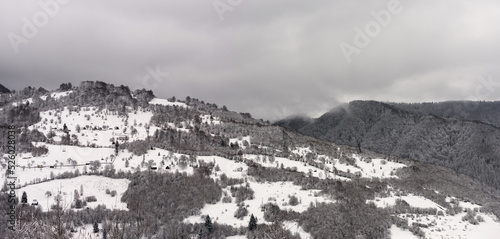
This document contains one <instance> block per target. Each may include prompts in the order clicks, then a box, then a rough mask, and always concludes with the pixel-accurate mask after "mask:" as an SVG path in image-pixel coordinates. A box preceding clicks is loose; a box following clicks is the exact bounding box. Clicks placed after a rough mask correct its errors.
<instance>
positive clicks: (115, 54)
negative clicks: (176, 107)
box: [0, 0, 500, 120]
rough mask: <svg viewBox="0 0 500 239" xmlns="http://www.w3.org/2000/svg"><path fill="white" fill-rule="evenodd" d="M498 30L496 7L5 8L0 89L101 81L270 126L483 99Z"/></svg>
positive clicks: (57, 4)
mask: <svg viewBox="0 0 500 239" xmlns="http://www.w3.org/2000/svg"><path fill="white" fill-rule="evenodd" d="M40 3H43V4H40ZM44 6H48V7H44ZM216 7H217V9H216ZM47 9H48V10H47ZM226 10H227V11H226ZM44 13H45V14H46V16H47V18H46V19H44V18H43V14H44ZM34 16H37V17H38V18H36V19H35V20H33V17H34ZM24 19H27V21H28V22H30V23H26V20H24ZM377 19H378V20H377ZM44 20H46V21H45V22H43V21H44ZM499 20H500V3H498V2H497V1H465V0H463V1H452V0H445V1H438V2H435V1H433V2H430V1H409V0H401V1H394V0H392V1H381V0H380V1H369V2H366V3H364V2H363V3H361V2H358V1H347V0H345V1H298V0H297V1H285V0H279V1H257V0H255V1H254V0H252V1H250V0H240V1H237V0H232V1H228V0H216V1H201V2H200V1H194V0H192V1H159V0H158V1H117V0H115V1H68V0H66V1H62V0H60V1H56V0H41V1H40V2H36V1H2V8H1V9H0V36H2V38H0V53H1V54H0V81H1V83H2V84H4V85H5V86H7V87H8V88H12V89H22V88H23V87H25V86H27V85H31V86H43V87H46V88H48V89H54V88H57V87H58V86H59V85H60V84H61V83H64V82H72V83H74V84H78V83H79V82H80V81H83V80H101V81H106V82H108V83H113V84H115V85H120V84H124V85H128V86H130V87H131V88H143V87H145V88H151V89H152V90H154V92H155V94H156V95H157V96H159V97H162V98H167V97H170V96H172V95H175V96H176V97H178V98H184V97H185V96H191V97H196V98H199V99H202V100H205V101H207V102H213V103H216V104H218V105H219V106H222V105H226V106H228V107H229V108H230V109H232V110H236V111H241V112H250V113H252V115H253V116H255V117H257V118H264V119H270V120H274V119H278V118H282V117H285V116H287V115H291V114H309V115H313V116H317V115H319V114H320V113H321V112H324V111H326V110H328V109H330V108H332V107H334V106H336V105H337V104H339V103H340V102H345V101H349V100H355V99H375V100H383V101H407V102H412V101H441V100H457V99H479V100H493V99H499V98H500V71H499V68H498V65H499V63H500V62H499V61H500V55H499V54H498V52H500V47H499V46H498V44H497V43H498V42H500V41H499V40H500V27H498V26H497V23H498V22H500V21H499ZM36 21H38V22H36ZM26 24H33V25H34V27H35V28H36V30H37V32H36V33H33V32H30V31H28V32H27V33H29V34H28V35H29V36H26V34H25V33H26V32H23V30H25V31H26V29H25V27H26ZM367 27H368V28H367ZM359 34H361V35H365V38H364V39H362V40H365V42H363V43H364V45H362V46H361V45H359V44H358V45H356V43H357V42H356V38H357V40H358V41H360V39H361V38H363V37H361V38H360V36H359ZM14 35H16V36H19V37H21V38H24V40H25V41H24V42H22V43H19V45H16V44H14V47H13V45H12V42H11V41H12V38H13V36H14ZM366 37H368V39H366ZM17 39H19V38H17ZM366 40H367V41H366ZM343 43H344V45H343V46H346V45H349V46H351V47H354V48H355V49H356V50H355V51H356V52H350V54H347V55H346V53H345V52H343V50H344V51H345V48H342V47H341V46H342V44H343ZM358 43H359V42H358ZM16 48H17V50H18V52H17V53H16V50H15V49H16ZM352 49H353V48H350V50H352ZM155 74H156V75H155ZM155 77H156V78H155ZM497 82H499V83H497Z"/></svg>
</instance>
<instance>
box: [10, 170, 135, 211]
mask: <svg viewBox="0 0 500 239" xmlns="http://www.w3.org/2000/svg"><path fill="white" fill-rule="evenodd" d="M129 183H130V181H129V180H128V179H113V178H107V177H103V176H94V175H92V176H87V175H84V176H79V177H76V178H69V179H56V180H52V181H47V182H43V183H39V184H33V185H29V186H26V187H22V188H20V189H19V192H20V195H21V194H22V192H26V194H27V196H28V203H32V202H33V200H36V201H38V205H39V207H40V208H41V209H42V210H43V211H48V209H49V208H50V207H51V205H54V204H55V203H56V202H55V198H56V195H58V194H59V191H60V192H61V196H62V201H61V205H62V208H63V209H69V208H70V207H71V203H72V202H73V201H74V200H75V191H77V193H78V195H79V197H80V199H82V200H84V199H85V198H86V197H88V196H95V197H96V199H97V201H96V202H88V203H87V206H86V207H89V208H95V207H97V205H105V206H106V208H109V209H119V210H127V204H126V203H122V202H121V201H120V198H121V197H122V195H123V193H124V192H125V191H126V190H127V187H128V184H129ZM82 189H83V190H82ZM106 189H107V190H110V191H112V190H116V195H115V196H114V197H112V196H111V195H110V194H106ZM81 192H83V194H80V193H81ZM84 208H85V207H84Z"/></svg>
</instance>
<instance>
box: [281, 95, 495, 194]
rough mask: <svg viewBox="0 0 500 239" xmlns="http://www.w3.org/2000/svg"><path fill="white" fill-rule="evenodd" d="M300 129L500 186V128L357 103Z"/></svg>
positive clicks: (368, 102)
mask: <svg viewBox="0 0 500 239" xmlns="http://www.w3.org/2000/svg"><path fill="white" fill-rule="evenodd" d="M279 124H281V125H283V124H284V123H283V122H279ZM297 130H298V131H299V132H301V133H303V134H306V135H310V136H314V137H318V138H320V139H325V140H329V141H332V142H335V143H338V144H345V145H351V146H354V147H357V146H360V148H365V149H370V150H373V151H376V152H380V153H383V154H388V155H394V156H398V157H404V158H411V159H415V160H419V161H424V162H430V163H435V164H437V165H441V166H445V167H448V168H451V169H453V170H456V171H457V172H460V173H464V174H466V175H469V176H471V177H474V178H477V179H479V180H480V181H482V182H484V183H487V184H489V185H492V186H495V187H497V188H500V174H499V173H498V170H499V169H500V148H498V147H497V146H498V145H499V144H500V129H499V128H497V127H495V126H493V125H489V124H486V123H483V122H479V121H467V120H458V119H450V118H444V117H441V116H437V115H432V114H425V113H420V112H410V111H406V110H403V109H400V108H398V107H396V106H394V105H391V104H385V103H380V102H375V101H353V102H351V103H349V104H347V105H344V106H340V107H337V108H336V109H334V110H332V111H330V112H328V113H326V114H324V115H322V116H321V117H319V118H318V119H316V120H314V122H312V123H310V124H307V125H305V126H303V127H301V128H299V129H297Z"/></svg>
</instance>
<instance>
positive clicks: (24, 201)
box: [21, 192, 28, 203]
mask: <svg viewBox="0 0 500 239" xmlns="http://www.w3.org/2000/svg"><path fill="white" fill-rule="evenodd" d="M21 203H28V195H27V194H26V192H23V196H22V197H21Z"/></svg>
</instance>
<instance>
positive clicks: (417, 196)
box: [0, 83, 500, 238]
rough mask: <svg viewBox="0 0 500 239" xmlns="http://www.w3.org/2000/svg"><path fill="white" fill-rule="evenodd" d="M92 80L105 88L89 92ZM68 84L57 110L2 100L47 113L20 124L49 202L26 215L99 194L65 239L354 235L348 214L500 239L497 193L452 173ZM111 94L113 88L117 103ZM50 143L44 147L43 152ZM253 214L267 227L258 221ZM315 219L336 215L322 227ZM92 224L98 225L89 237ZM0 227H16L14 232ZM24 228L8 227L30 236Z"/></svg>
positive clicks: (383, 223) (216, 114)
mask: <svg viewBox="0 0 500 239" xmlns="http://www.w3.org/2000/svg"><path fill="white" fill-rule="evenodd" d="M92 87H98V89H97V90H96V91H98V92H101V91H102V92H103V93H102V94H100V93H99V94H96V95H94V96H89V94H88V92H87V91H88V88H90V89H93V88H92ZM68 92H69V93H65V94H62V93H58V94H60V97H57V98H56V97H55V96H58V95H54V96H52V95H53V94H56V93H57V92H48V93H47V95H49V94H50V95H51V97H48V98H46V100H47V101H51V102H52V103H51V105H47V104H46V101H44V100H41V101H37V100H34V101H33V102H32V103H30V104H29V106H22V105H19V106H14V105H12V104H10V105H7V106H4V108H3V109H5V110H6V111H8V112H10V111H11V110H12V109H14V108H16V109H17V108H20V109H22V110H32V111H33V112H35V113H36V114H38V121H36V122H32V121H30V119H28V118H26V121H25V122H19V124H17V125H16V127H17V128H18V138H19V139H20V140H19V142H20V143H19V144H20V150H21V149H22V151H20V152H18V154H17V160H16V166H17V168H16V171H15V172H16V175H17V181H16V184H17V185H18V189H16V194H17V195H18V196H19V197H20V195H22V192H26V193H27V196H28V203H29V204H30V203H32V200H33V199H36V200H37V201H38V205H33V206H31V205H25V206H23V207H19V209H18V210H40V215H43V216H44V217H48V218H52V219H54V213H55V211H54V210H53V209H51V210H49V211H48V209H50V208H51V207H52V208H54V206H53V205H55V204H56V201H54V199H55V198H56V196H57V194H58V191H59V189H60V190H61V197H62V198H63V199H64V200H63V202H64V203H65V204H66V205H71V204H75V203H76V200H75V196H74V195H75V194H74V192H75V190H77V191H78V192H79V190H80V187H81V186H83V188H84V190H83V194H81V195H80V196H81V197H82V198H83V197H87V196H95V197H96V200H97V201H96V202H92V200H91V201H90V202H87V205H86V206H85V208H86V207H88V208H89V209H86V210H82V209H78V208H71V206H69V207H68V208H65V209H64V221H65V222H64V225H65V227H66V229H65V230H64V233H63V234H64V235H62V236H63V237H67V238H90V237H95V238H101V237H102V235H103V234H102V233H103V231H102V230H104V229H106V232H107V233H109V235H108V236H110V237H113V236H115V237H118V238H121V237H120V235H124V234H129V235H134V236H136V235H138V237H140V236H152V237H155V236H156V237H158V238H162V237H167V236H170V237H173V238H180V237H181V236H180V235H184V236H186V237H187V236H196V237H198V236H199V235H202V237H204V238H207V237H211V236H213V237H222V238H225V237H227V238H237V237H240V238H241V237H243V238H245V237H246V236H245V235H247V236H249V237H251V235H260V236H262V237H264V236H271V235H274V236H276V237H277V238H293V237H295V238H328V237H337V236H336V235H337V234H336V233H343V232H342V223H344V222H345V223H346V225H344V228H350V229H349V230H350V232H349V233H354V234H355V235H357V236H359V237H361V238H363V237H370V238H390V237H391V235H392V238H402V237H404V238H406V236H408V235H409V234H408V233H410V234H412V235H423V234H425V237H426V238H446V237H449V238H453V237H462V238H477V236H478V235H481V237H484V238H495V237H494V236H493V235H495V234H492V233H493V232H494V231H495V230H498V229H499V227H500V222H499V221H498V216H499V215H500V213H499V211H500V210H499V209H500V208H499V206H500V205H499V204H498V203H497V202H498V201H499V200H500V197H499V193H498V191H497V190H495V189H492V188H489V187H487V186H484V185H482V184H481V183H478V182H477V181H474V180H471V179H470V178H468V177H465V176H463V175H459V174H456V173H455V172H452V171H450V170H446V169H444V168H441V167H436V166H434V165H430V164H424V163H421V162H416V161H412V160H407V159H401V158H397V157H388V156H385V155H381V154H376V153H374V152H370V151H368V150H363V151H362V152H359V151H358V149H357V148H353V147H348V146H342V145H336V144H333V143H330V142H326V141H322V140H318V139H314V138H311V137H307V136H303V135H300V134H297V133H295V132H293V131H288V130H285V129H283V128H280V127H276V126H271V125H269V124H266V123H265V122H262V121H259V120H255V119H252V118H251V117H248V115H247V114H241V113H235V112H230V111H227V110H225V109H220V108H218V107H217V106H214V105H212V104H206V103H201V101H198V100H196V99H189V100H186V101H184V102H171V101H168V100H161V99H158V98H155V97H153V96H152V93H151V94H149V93H147V92H146V93H144V92H143V93H138V94H134V93H132V92H130V91H129V90H128V89H126V88H124V87H121V86H120V87H114V86H110V85H103V84H100V83H85V84H82V86H80V87H76V88H73V89H72V90H71V91H68ZM106 92H111V93H113V94H115V96H117V97H116V101H115V100H114V99H112V98H108V97H107V96H106V94H104V93H106ZM140 94H145V95H142V96H141V95H140ZM99 97H102V98H99ZM28 98H29V97H24V99H28ZM34 98H36V97H34ZM55 98H56V99H55ZM99 99H102V100H99ZM141 99H149V101H148V102H149V103H147V104H143V103H144V102H142V101H141ZM106 100H110V101H109V102H107V101H106ZM80 101H81V102H80ZM82 102H83V103H82ZM103 102H106V104H102V103H103ZM2 112H3V111H2ZM33 112H31V113H33ZM0 115H2V117H0V118H1V119H6V118H9V117H3V116H5V115H6V114H4V113H0ZM26 122H28V123H26ZM29 122H32V123H29ZM24 124H26V127H25V126H24ZM64 125H66V128H65V127H64ZM77 125H78V126H79V128H80V129H79V130H80V132H78V130H77ZM36 131H38V132H39V133H36ZM40 134H41V135H43V137H42V136H41V135H40ZM73 135H75V136H73ZM35 136H36V137H35ZM21 146H22V147H21ZM40 148H41V149H45V150H38V151H34V149H40ZM30 150H31V151H30ZM40 152H42V153H40ZM3 153H4V161H2V167H1V177H2V178H1V179H2V181H5V180H6V173H7V162H6V161H5V157H6V156H7V154H5V153H6V152H5V151H3ZM187 185H189V186H187ZM207 188H210V189H211V190H212V191H210V192H207V191H206V190H207ZM107 189H109V191H110V193H106V191H107ZM113 190H115V191H116V192H115V193H116V195H114V196H112V195H110V194H111V192H112V191H113ZM47 191H49V192H51V193H50V194H51V195H50V196H47V195H46V193H47ZM197 192H206V193H207V194H210V195H209V196H206V195H199V194H198V193H197ZM113 194H114V193H113ZM2 195H6V194H5V193H3V194H2ZM0 199H2V200H3V199H5V198H0ZM167 202H168V203H167ZM98 205H105V207H106V209H103V208H102V207H98ZM318 208H324V210H323V211H320V212H316V211H315V210H317V209H318ZM356 208H364V209H367V210H368V211H370V212H373V213H372V214H367V215H366V214H363V212H362V211H359V210H357V209H356ZM115 209H116V210H115ZM2 210H6V209H2ZM464 210H465V211H464ZM47 211H48V212H47ZM174 212H175V213H174ZM51 213H52V214H51ZM84 213H87V216H84ZM323 213H324V215H322V214H323ZM252 214H253V215H254V217H255V218H256V220H257V225H258V226H257V229H256V230H249V228H248V226H249V221H250V217H251V215H252ZM311 214H316V215H315V216H314V215H311ZM23 215H33V216H32V217H30V218H25V219H23V220H27V221H30V223H31V224H29V225H31V226H33V227H35V226H36V227H37V228H41V229H39V230H37V231H38V232H39V233H40V235H42V234H43V235H49V234H50V233H56V234H57V233H58V231H56V232H54V230H53V228H55V227H56V225H53V224H51V223H53V222H54V221H57V220H47V223H48V224H44V223H43V222H45V219H42V218H40V217H38V216H34V215H35V214H23ZM71 215H79V216H78V217H76V218H80V219H76V218H75V217H74V216H71ZM207 216H209V217H210V219H211V223H212V224H213V227H210V226H209V225H208V224H207ZM316 216H318V217H320V218H321V217H323V218H327V217H328V218H330V217H332V216H337V217H338V218H330V219H331V220H329V221H325V222H322V223H321V225H319V224H311V223H310V222H312V221H315V220H316V218H315V217H316ZM481 218H482V219H481ZM363 220H366V221H367V222H369V221H372V222H374V223H379V224H377V228H378V229H377V230H374V231H372V229H373V228H372V227H370V226H366V227H364V226H363V223H361V224H360V223H359V222H360V221H363ZM95 221H96V222H98V224H97V225H98V227H99V228H100V232H99V233H93V232H92V230H93V228H92V224H93V223H94V222H95ZM339 222H340V223H339ZM25 225H27V224H25ZM44 225H45V226H44ZM47 225H51V226H50V227H49V226H47ZM348 225H349V226H348ZM367 225H368V224H367ZM379 226H380V227H379ZM51 228H52V229H51ZM210 230H211V231H210ZM345 230H347V229H345ZM31 231H33V230H31ZM72 231H73V232H72ZM0 233H4V234H6V233H11V232H8V231H6V230H5V228H4V229H3V231H1V230H0ZM18 233H21V234H9V235H11V236H19V235H21V237H22V235H28V234H22V233H28V231H24V232H23V231H22V230H21V232H18ZM44 233H47V234H44ZM4 234H2V235H4ZM30 235H31V234H30ZM277 235H281V237H279V236H277ZM284 235H286V236H284ZM32 236H33V235H32ZM35 237H36V236H35Z"/></svg>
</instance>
